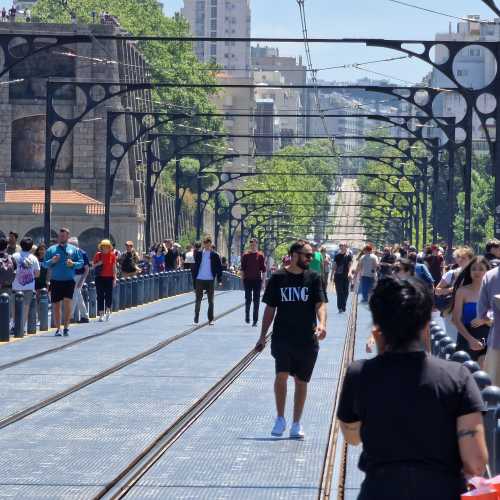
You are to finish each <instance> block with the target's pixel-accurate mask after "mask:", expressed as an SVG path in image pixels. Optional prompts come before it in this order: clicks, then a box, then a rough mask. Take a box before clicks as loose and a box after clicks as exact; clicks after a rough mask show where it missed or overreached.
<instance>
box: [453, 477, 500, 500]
mask: <svg viewBox="0 0 500 500" xmlns="http://www.w3.org/2000/svg"><path fill="white" fill-rule="evenodd" d="M469 486H470V487H472V488H473V489H472V490H470V491H468V492H467V493H464V494H463V495H460V499H461V500H467V499H468V498H473V499H475V500H500V476H495V477H493V478H491V479H484V477H473V478H472V479H470V480H469Z"/></svg>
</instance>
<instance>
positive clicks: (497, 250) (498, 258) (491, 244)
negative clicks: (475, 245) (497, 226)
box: [484, 239, 500, 267]
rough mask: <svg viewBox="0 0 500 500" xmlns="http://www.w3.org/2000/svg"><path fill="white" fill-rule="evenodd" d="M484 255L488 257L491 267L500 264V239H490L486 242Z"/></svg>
mask: <svg viewBox="0 0 500 500" xmlns="http://www.w3.org/2000/svg"><path fill="white" fill-rule="evenodd" d="M484 256H485V257H486V258H487V259H488V261H489V263H490V266H491V267H497V266H498V265H500V240H497V239H492V240H489V241H488V243H486V247H485V253H484Z"/></svg>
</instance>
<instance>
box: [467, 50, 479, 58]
mask: <svg viewBox="0 0 500 500" xmlns="http://www.w3.org/2000/svg"><path fill="white" fill-rule="evenodd" d="M480 55H481V49H469V56H471V57H479V56H480Z"/></svg>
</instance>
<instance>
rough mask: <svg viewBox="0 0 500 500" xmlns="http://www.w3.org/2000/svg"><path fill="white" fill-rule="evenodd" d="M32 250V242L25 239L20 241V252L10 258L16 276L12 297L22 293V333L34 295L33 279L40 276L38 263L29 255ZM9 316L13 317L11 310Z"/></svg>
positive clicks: (29, 239)
mask: <svg viewBox="0 0 500 500" xmlns="http://www.w3.org/2000/svg"><path fill="white" fill-rule="evenodd" d="M32 248H33V240H32V239H31V238H29V237H28V238H26V237H25V238H23V239H22V240H21V251H20V252H16V253H15V254H14V255H13V256H12V259H13V260H14V261H15V263H16V276H15V278H14V281H13V282H12V292H13V294H14V295H15V294H16V293H17V292H22V294H23V319H22V330H23V331H24V329H25V326H26V321H27V320H28V312H29V309H30V305H31V300H32V298H33V294H34V293H35V279H36V278H37V277H38V276H39V275H40V263H39V262H38V259H37V258H36V257H35V256H34V255H33V254H32V253H31V250H32ZM12 306H14V301H12ZM11 315H12V316H14V311H13V308H12V312H11Z"/></svg>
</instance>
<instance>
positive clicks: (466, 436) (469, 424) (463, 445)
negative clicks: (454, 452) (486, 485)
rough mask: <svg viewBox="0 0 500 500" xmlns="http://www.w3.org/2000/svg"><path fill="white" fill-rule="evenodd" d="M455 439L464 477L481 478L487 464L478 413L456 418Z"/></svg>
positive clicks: (481, 418) (482, 429)
mask: <svg viewBox="0 0 500 500" xmlns="http://www.w3.org/2000/svg"><path fill="white" fill-rule="evenodd" d="M457 439H458V448H459V451H460V458H461V459H462V464H463V466H464V472H465V474H466V476H482V475H483V474H484V472H485V469H486V465H487V463H488V449H487V448H486V441H485V438H484V425H483V417H482V415H481V413H480V412H475V413H470V414H468V415H463V416H461V417H458V419H457Z"/></svg>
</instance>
